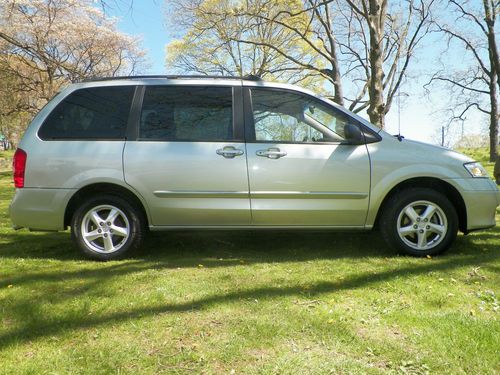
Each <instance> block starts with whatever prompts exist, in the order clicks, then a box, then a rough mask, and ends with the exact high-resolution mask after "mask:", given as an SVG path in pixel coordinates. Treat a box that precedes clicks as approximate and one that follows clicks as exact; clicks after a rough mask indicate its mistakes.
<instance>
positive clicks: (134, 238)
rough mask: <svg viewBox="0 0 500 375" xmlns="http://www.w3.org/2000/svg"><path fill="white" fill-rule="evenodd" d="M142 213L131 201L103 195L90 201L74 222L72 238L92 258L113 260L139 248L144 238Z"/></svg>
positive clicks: (79, 209)
mask: <svg viewBox="0 0 500 375" xmlns="http://www.w3.org/2000/svg"><path fill="white" fill-rule="evenodd" d="M143 232H144V231H143V223H142V220H141V215H140V212H139V211H138V210H137V209H136V208H135V207H133V206H131V205H130V204H129V203H128V202H127V201H125V200H123V199H121V198H119V197H116V196H113V195H100V196H97V197H94V198H90V199H88V200H86V201H85V202H84V203H83V204H82V205H81V206H80V207H79V208H78V209H77V210H76V211H75V213H74V215H73V217H72V220H71V236H72V238H73V240H74V242H75V243H76V245H77V246H78V248H79V249H80V250H81V251H82V252H83V253H84V254H85V255H86V256H88V257H90V258H93V259H97V260H110V259H116V258H120V257H122V256H123V255H124V254H125V253H126V252H128V251H129V250H132V249H135V248H138V247H139V246H140V244H141V242H142V237H143Z"/></svg>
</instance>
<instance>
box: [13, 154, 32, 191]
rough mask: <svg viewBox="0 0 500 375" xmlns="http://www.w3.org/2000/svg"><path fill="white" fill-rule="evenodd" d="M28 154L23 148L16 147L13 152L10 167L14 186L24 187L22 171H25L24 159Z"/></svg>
mask: <svg viewBox="0 0 500 375" xmlns="http://www.w3.org/2000/svg"><path fill="white" fill-rule="evenodd" d="M27 159H28V155H27V154H26V152H25V151H24V150H21V149H20V148H18V149H17V150H16V152H15V153H14V159H13V160H12V169H13V171H14V186H15V187H16V188H22V187H24V172H25V171H26V160H27Z"/></svg>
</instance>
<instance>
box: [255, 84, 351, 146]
mask: <svg viewBox="0 0 500 375" xmlns="http://www.w3.org/2000/svg"><path fill="white" fill-rule="evenodd" d="M252 104H253V116H254V124H255V140H256V141H264V142H290V143H314V142H342V141H344V140H345V138H344V126H345V125H346V124H347V117H346V116H345V115H343V114H341V113H337V112H336V111H334V110H333V109H332V108H330V107H328V106H327V105H325V104H323V103H321V102H319V101H316V100H314V99H313V98H310V97H307V96H305V95H300V94H295V93H290V92H287V91H278V90H266V89H252Z"/></svg>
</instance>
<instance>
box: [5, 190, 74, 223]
mask: <svg viewBox="0 0 500 375" xmlns="http://www.w3.org/2000/svg"><path fill="white" fill-rule="evenodd" d="M74 193H75V190H73V189H38V188H22V189H16V194H15V195H14V198H13V199H12V203H11V204H10V207H9V214H10V218H11V220H12V226H13V228H14V229H20V228H29V229H31V230H43V231H57V230H64V229H65V228H64V213H65V210H66V206H67V204H68V202H69V200H70V198H71V196H72V195H73V194H74Z"/></svg>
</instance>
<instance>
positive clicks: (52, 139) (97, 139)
mask: <svg viewBox="0 0 500 375" xmlns="http://www.w3.org/2000/svg"><path fill="white" fill-rule="evenodd" d="M101 87H102V88H110V87H121V88H123V87H133V88H134V92H133V93H132V100H131V101H130V107H129V112H128V118H127V123H126V124H125V132H124V133H125V135H124V136H123V137H113V138H111V137H57V138H55V137H42V136H41V134H40V132H41V131H42V129H43V127H44V125H45V124H46V122H47V120H48V118H49V117H50V116H51V115H52V113H53V112H54V111H55V110H56V109H57V107H59V106H60V105H61V103H62V102H64V101H65V100H66V99H67V98H68V97H70V96H71V95H73V94H74V93H76V92H78V91H83V90H88V89H94V88H101ZM56 95H57V94H56ZM136 95H137V86H136V85H122V86H90V87H81V88H78V89H76V90H73V91H71V92H70V93H68V94H67V95H66V96H64V97H63V98H61V100H60V101H59V102H58V103H57V104H56V105H55V106H54V108H52V110H51V111H50V112H49V113H48V114H47V116H45V118H44V119H43V121H42V124H41V125H40V126H39V127H38V130H37V132H36V135H37V137H38V138H39V139H40V140H42V141H44V142H57V141H64V142H68V141H70V142H71V141H73V142H81V141H93V142H123V141H126V140H127V135H128V132H129V124H130V119H131V118H132V116H133V108H134V100H135V97H136ZM54 97H55V96H54ZM49 103H50V102H49ZM47 104H48V103H47ZM47 104H46V105H47Z"/></svg>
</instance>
